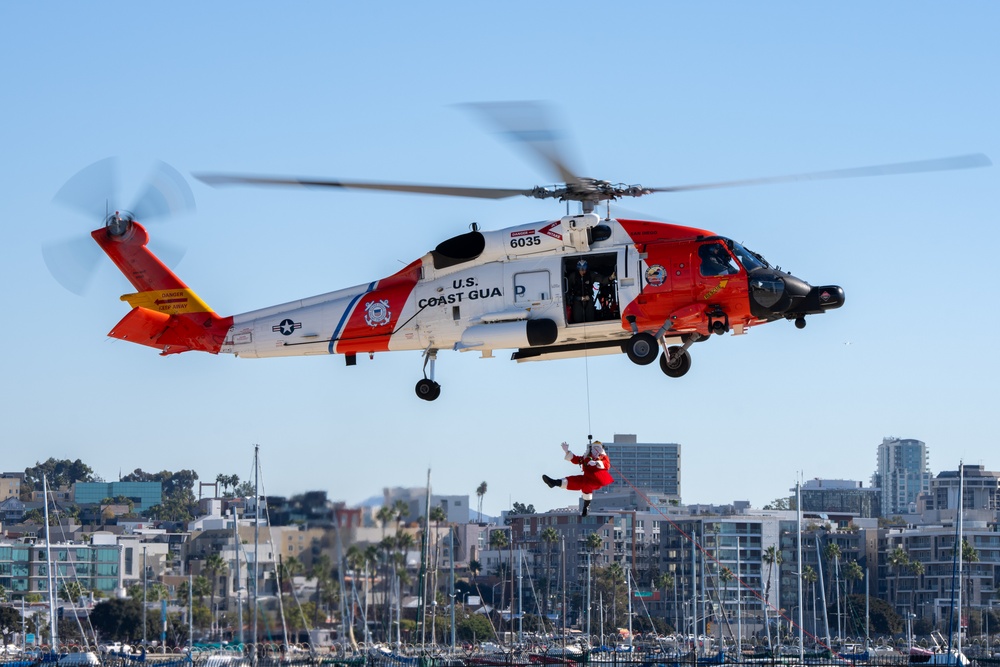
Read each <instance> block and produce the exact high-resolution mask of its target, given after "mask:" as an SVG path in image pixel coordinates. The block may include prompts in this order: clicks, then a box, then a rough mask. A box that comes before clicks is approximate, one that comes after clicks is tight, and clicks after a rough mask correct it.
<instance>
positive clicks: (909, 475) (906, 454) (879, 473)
mask: <svg viewBox="0 0 1000 667" xmlns="http://www.w3.org/2000/svg"><path fill="white" fill-rule="evenodd" d="M872 486H874V487H877V488H878V489H880V493H881V504H882V516H885V517H889V516H896V515H901V514H913V513H915V512H916V511H917V496H919V495H920V494H921V493H923V492H925V491H929V490H930V488H931V472H930V469H929V468H928V464H927V445H926V444H924V443H923V442H921V441H920V440H912V439H909V438H906V439H904V438H894V437H888V438H882V444H881V445H879V446H878V468H877V469H876V471H875V474H874V475H872Z"/></svg>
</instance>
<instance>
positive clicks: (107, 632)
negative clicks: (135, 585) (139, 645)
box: [90, 598, 158, 642]
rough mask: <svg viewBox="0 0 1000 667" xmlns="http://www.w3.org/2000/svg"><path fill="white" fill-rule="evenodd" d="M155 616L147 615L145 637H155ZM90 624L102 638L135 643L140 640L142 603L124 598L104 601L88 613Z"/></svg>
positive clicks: (141, 633)
mask: <svg viewBox="0 0 1000 667" xmlns="http://www.w3.org/2000/svg"><path fill="white" fill-rule="evenodd" d="M156 618H157V615H156V614H147V618H146V636H147V637H155V636H156V635H157V632H158V631H157V628H156ZM90 623H91V625H93V626H94V629H95V630H97V632H98V633H100V634H101V635H102V636H104V637H114V638H115V639H119V640H121V641H127V642H135V641H137V640H140V639H142V637H143V631H142V602H141V601H140V600H134V599H131V598H126V599H123V600H120V599H112V600H104V601H102V602H99V603H97V604H96V605H94V608H93V609H92V610H91V611H90Z"/></svg>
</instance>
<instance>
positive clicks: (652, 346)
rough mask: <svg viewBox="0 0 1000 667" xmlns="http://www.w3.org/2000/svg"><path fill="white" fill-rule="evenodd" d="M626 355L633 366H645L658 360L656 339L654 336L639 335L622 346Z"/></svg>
mask: <svg viewBox="0 0 1000 667" xmlns="http://www.w3.org/2000/svg"><path fill="white" fill-rule="evenodd" d="M622 347H624V348H625V354H627V355H628V358H629V360H630V361H631V362H632V363H633V364H639V365H640V366H645V365H647V364H651V363H653V362H654V361H655V360H656V349H657V347H658V346H657V344H656V338H654V337H653V335H652V334H648V333H645V332H643V333H637V334H635V335H634V336H632V337H631V338H629V339H628V340H627V341H625V343H624V344H623V345H622Z"/></svg>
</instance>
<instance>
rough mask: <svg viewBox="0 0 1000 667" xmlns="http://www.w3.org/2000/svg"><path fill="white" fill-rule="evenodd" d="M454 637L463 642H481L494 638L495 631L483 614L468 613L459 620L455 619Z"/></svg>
mask: <svg viewBox="0 0 1000 667" xmlns="http://www.w3.org/2000/svg"><path fill="white" fill-rule="evenodd" d="M455 637H456V639H458V640H461V641H463V642H481V641H484V640H487V639H491V638H495V637H496V631H495V630H493V625H492V624H490V619H488V618H486V617H485V616H484V615H482V614H469V615H468V616H466V617H465V618H463V619H462V620H461V621H459V620H457V619H456V622H455Z"/></svg>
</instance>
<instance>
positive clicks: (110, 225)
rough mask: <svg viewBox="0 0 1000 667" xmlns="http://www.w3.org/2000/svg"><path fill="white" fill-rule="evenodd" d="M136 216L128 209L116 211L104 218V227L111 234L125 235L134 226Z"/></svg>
mask: <svg viewBox="0 0 1000 667" xmlns="http://www.w3.org/2000/svg"><path fill="white" fill-rule="evenodd" d="M133 221H134V218H133V217H132V214H131V213H129V212H128V211H115V212H114V213H112V214H110V215H109V216H108V217H107V218H105V220H104V228H105V229H107V230H108V235H109V236H115V237H118V236H124V235H125V234H126V233H127V232H128V230H129V229H131V228H132V222H133Z"/></svg>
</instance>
